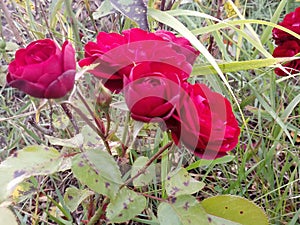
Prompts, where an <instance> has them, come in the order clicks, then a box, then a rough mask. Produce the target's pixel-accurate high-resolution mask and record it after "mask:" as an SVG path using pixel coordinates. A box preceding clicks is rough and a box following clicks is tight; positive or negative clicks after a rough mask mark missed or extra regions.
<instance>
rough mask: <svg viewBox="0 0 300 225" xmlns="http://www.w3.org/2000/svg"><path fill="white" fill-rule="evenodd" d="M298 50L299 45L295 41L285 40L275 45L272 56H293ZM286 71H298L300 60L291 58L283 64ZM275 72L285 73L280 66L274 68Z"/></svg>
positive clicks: (299, 48) (299, 69)
mask: <svg viewBox="0 0 300 225" xmlns="http://www.w3.org/2000/svg"><path fill="white" fill-rule="evenodd" d="M299 52H300V45H299V43H298V42H297V41H285V42H284V43H283V44H282V45H279V46H277V47H276V48H275V49H274V52H273V56H274V57H293V56H295V55H296V54H298V53H299ZM283 66H284V67H285V68H286V70H287V72H289V73H291V74H294V73H299V71H300V60H299V59H298V60H292V61H290V62H287V63H285V64H284V65H283ZM275 73H276V74H277V75H279V76H285V75H287V74H286V72H284V71H283V70H281V69H280V68H276V69H275Z"/></svg>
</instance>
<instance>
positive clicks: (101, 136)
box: [77, 88, 112, 155]
mask: <svg viewBox="0 0 300 225" xmlns="http://www.w3.org/2000/svg"><path fill="white" fill-rule="evenodd" d="M77 90H78V91H77V94H78V96H79V98H80V100H81V101H82V102H83V104H84V106H85V107H86V109H87V110H88V111H89V113H90V115H91V116H92V117H93V118H94V121H95V122H96V124H97V126H99V123H98V121H97V120H96V117H95V113H94V112H93V111H92V110H91V108H90V106H89V105H88V103H87V102H86V100H85V99H84V97H83V95H82V93H81V91H80V90H79V88H78V89H77ZM98 128H99V129H97V130H98V135H99V136H100V138H101V139H102V140H103V143H104V145H105V147H106V150H107V151H108V153H109V154H110V155H112V153H111V150H110V147H109V144H108V142H107V140H106V136H105V133H106V132H105V133H102V129H101V127H98Z"/></svg>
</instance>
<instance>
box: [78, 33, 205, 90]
mask: <svg viewBox="0 0 300 225" xmlns="http://www.w3.org/2000/svg"><path fill="white" fill-rule="evenodd" d="M184 40H185V41H184ZM198 54H199V52H198V51H196V50H195V49H194V48H193V47H192V46H191V45H190V43H189V42H188V41H187V40H186V39H184V38H177V37H176V36H175V35H174V34H172V33H170V32H161V31H160V32H155V33H150V32H147V31H144V30H141V29H139V28H133V29H130V30H126V31H123V32H122V34H117V33H105V32H100V33H99V34H98V36H97V41H96V43H95V42H88V43H87V44H86V45H85V58H84V59H82V60H81V61H79V65H80V66H81V67H83V66H88V65H91V64H96V63H99V66H97V67H96V68H94V69H93V70H90V71H89V72H90V73H92V74H93V75H95V76H96V77H98V78H100V79H102V80H103V83H104V85H105V86H106V87H107V88H109V89H110V90H111V91H115V92H119V91H120V90H121V89H122V88H123V77H124V76H127V77H128V76H129V74H130V71H131V68H132V67H133V66H134V65H135V64H137V63H139V62H143V61H156V62H165V63H168V64H171V65H173V66H175V67H179V68H181V69H183V70H185V71H186V72H187V73H190V72H191V70H192V65H191V64H192V63H193V62H194V61H195V59H196V57H197V56H198Z"/></svg>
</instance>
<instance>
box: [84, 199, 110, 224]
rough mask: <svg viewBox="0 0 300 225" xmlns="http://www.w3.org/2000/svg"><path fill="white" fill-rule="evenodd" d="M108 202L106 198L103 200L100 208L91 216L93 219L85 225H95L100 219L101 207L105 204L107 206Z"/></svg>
mask: <svg viewBox="0 0 300 225" xmlns="http://www.w3.org/2000/svg"><path fill="white" fill-rule="evenodd" d="M108 202H109V199H108V197H105V199H104V200H103V202H102V207H99V208H98V209H97V211H96V212H95V214H94V215H93V217H92V218H91V220H90V221H89V222H88V223H87V225H94V224H96V223H97V222H98V221H99V219H100V217H101V216H102V214H103V213H104V212H103V207H104V206H105V204H107V203H108Z"/></svg>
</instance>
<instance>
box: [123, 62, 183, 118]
mask: <svg viewBox="0 0 300 225" xmlns="http://www.w3.org/2000/svg"><path fill="white" fill-rule="evenodd" d="M187 77H188V74H186V73H185V72H184V71H182V70H181V69H179V68H176V67H174V66H172V65H169V64H165V63H160V62H142V63H139V64H138V65H136V66H135V67H133V68H132V70H131V73H130V75H129V77H124V96H125V101H126V104H127V106H128V108H129V110H130V113H131V117H132V118H133V119H135V120H138V121H142V122H150V121H152V122H156V120H157V119H158V120H161V119H162V120H167V119H168V118H169V117H170V116H171V115H172V113H173V112H174V110H175V108H176V105H177V104H178V100H179V98H180V89H181V83H182V82H183V81H185V80H186V79H187Z"/></svg>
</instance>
